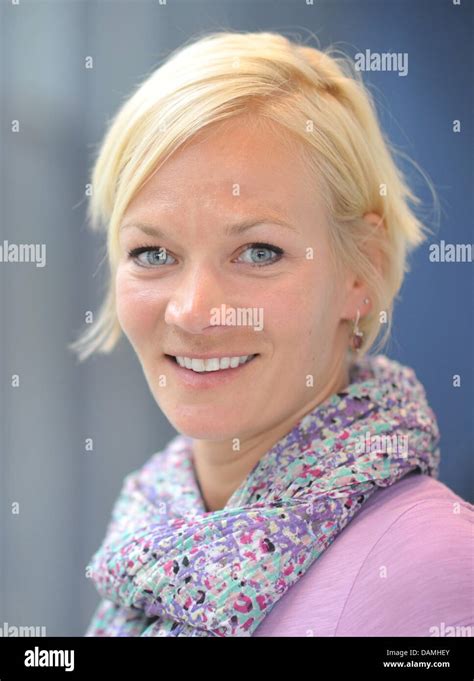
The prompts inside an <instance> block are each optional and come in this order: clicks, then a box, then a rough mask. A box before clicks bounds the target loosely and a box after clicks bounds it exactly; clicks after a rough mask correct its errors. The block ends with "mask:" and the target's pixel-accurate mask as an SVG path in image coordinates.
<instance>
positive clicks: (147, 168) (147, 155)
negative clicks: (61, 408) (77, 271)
mask: <svg viewBox="0 0 474 681" xmlns="http://www.w3.org/2000/svg"><path fill="white" fill-rule="evenodd" d="M241 114H250V115H255V116H257V117H258V119H259V120H261V121H265V122H267V123H269V124H270V125H271V124H272V123H275V122H276V123H279V124H280V125H283V126H284V127H285V128H286V129H287V131H288V132H289V133H290V134H291V137H292V138H294V139H295V140H299V141H300V144H299V145H297V146H298V148H299V149H300V150H301V151H302V153H303V155H304V157H305V159H306V160H307V162H308V163H309V164H310V167H311V168H312V169H314V171H315V172H316V173H317V177H318V178H319V185H318V186H319V189H320V190H321V188H323V191H322V195H323V197H324V200H325V202H326V206H327V215H328V222H329V227H330V229H329V236H330V243H331V247H332V253H333V257H334V261H335V263H336V264H337V267H338V268H341V271H343V270H345V268H350V271H353V272H354V273H356V274H358V275H359V276H360V277H362V279H363V280H364V281H366V283H367V286H368V290H369V297H370V299H371V303H372V308H371V312H370V314H368V315H367V316H365V317H363V319H362V320H361V322H360V323H359V327H360V329H361V330H362V331H363V333H364V339H363V345H362V347H361V350H360V354H364V353H365V352H367V351H368V350H369V348H371V346H372V345H373V344H374V342H375V340H376V339H377V337H378V336H379V334H380V330H381V328H382V326H381V324H380V313H381V312H385V314H386V317H387V323H386V324H385V325H383V326H384V328H385V330H384V333H383V336H382V338H381V344H383V343H385V341H386V339H387V338H388V336H389V332H390V327H391V319H392V307H393V302H394V299H395V296H396V295H397V293H398V291H399V289H400V287H401V284H402V282H403V277H404V273H405V272H406V271H407V270H408V266H407V255H408V252H409V251H410V250H411V249H413V248H414V247H416V246H418V245H419V244H420V243H421V242H422V241H423V240H424V239H425V238H426V236H425V231H429V230H427V229H426V227H425V226H424V225H423V224H422V223H421V221H420V220H419V219H418V218H417V217H416V215H415V213H414V211H413V208H412V207H413V206H415V205H417V204H419V203H420V200H419V199H418V198H417V197H416V196H415V195H414V194H413V193H412V191H411V189H410V188H409V186H408V184H407V182H406V180H405V178H404V176H403V173H402V171H401V170H400V168H399V167H398V166H397V164H396V163H395V160H394V156H395V154H396V153H397V152H396V151H395V150H394V149H393V148H392V147H391V146H390V144H389V142H388V141H386V140H385V138H384V135H383V133H382V131H381V129H380V126H379V123H378V119H377V113H376V109H375V106H374V103H373V99H372V96H371V94H370V92H369V91H368V89H367V87H366V86H365V85H364V83H363V81H362V78H361V75H360V72H358V71H356V70H355V69H354V67H353V64H352V62H351V61H350V59H349V58H348V57H345V55H342V56H338V55H337V54H336V53H335V51H333V50H332V49H331V48H328V49H327V50H325V51H322V50H319V49H316V48H313V47H309V46H307V45H304V44H300V43H298V42H295V41H292V40H290V39H288V38H286V37H285V36H283V35H281V34H278V33H270V32H260V33H244V32H228V31H225V32H222V31H219V32H215V33H211V34H208V35H204V36H203V37H201V38H199V39H198V40H196V41H194V42H192V43H190V44H187V45H185V46H184V47H181V48H180V49H178V50H176V51H175V52H173V53H172V54H171V55H170V56H169V58H168V59H167V60H166V61H165V63H164V64H163V65H161V66H160V67H159V68H157V69H156V70H155V71H153V72H152V73H151V75H149V76H148V77H147V78H146V79H145V80H144V82H143V83H142V84H141V85H140V86H139V87H138V89H137V90H136V91H135V93H134V94H133V95H132V96H131V97H130V98H129V99H128V100H127V101H126V102H125V103H124V104H123V106H122V107H121V108H120V110H119V111H118V113H117V114H116V115H115V117H114V118H113V120H112V121H111V123H110V125H109V128H108V131H107V133H106V135H105V138H104V140H103V142H102V145H101V147H100V149H99V153H98V157H97V159H96V161H95V164H94V167H93V171H92V192H91V197H90V202H89V207H88V216H89V220H90V224H91V226H92V228H93V229H96V230H99V229H105V230H106V232H107V256H108V263H109V268H110V277H109V281H108V290H107V293H106V296H105V299H104V301H103V304H102V306H101V308H100V310H99V313H98V317H97V319H96V320H95V321H94V323H93V324H92V325H90V326H89V328H87V329H86V331H85V332H83V333H82V335H81V336H80V337H79V338H78V339H77V340H76V341H75V342H74V343H72V344H70V346H69V347H70V348H71V349H73V350H74V351H75V352H77V354H78V355H79V359H80V360H81V361H82V360H84V359H86V358H87V357H88V356H89V355H91V354H93V353H94V352H110V351H111V350H112V349H113V348H114V347H115V345H116V343H117V341H118V339H119V337H120V335H121V328H120V325H119V322H118V319H117V315H116V309H115V286H114V278H115V271H116V265H117V261H118V256H119V245H118V228H119V225H120V222H121V219H122V216H123V214H124V212H125V210H126V208H127V206H128V204H129V203H130V201H131V200H132V199H133V197H134V196H135V194H136V193H137V192H138V191H139V189H141V187H142V186H143V185H144V184H145V182H146V181H147V180H148V179H150V177H151V176H152V174H153V173H154V171H156V170H157V169H158V167H159V166H160V165H161V164H162V163H164V162H165V161H166V159H167V158H168V157H169V156H170V155H171V154H173V152H175V151H176V150H177V149H178V148H179V147H180V146H181V145H183V144H184V143H185V142H186V141H187V140H191V139H192V137H193V136H194V135H195V134H196V133H197V132H198V131H199V130H201V129H203V128H205V127H207V126H209V125H210V124H212V123H216V122H218V121H223V120H224V119H230V118H232V117H235V116H237V115H241ZM301 142H302V144H301ZM315 180H316V176H315ZM315 187H316V184H315ZM430 189H431V185H430ZM367 212H375V213H377V214H378V215H379V216H381V218H382V219H383V224H384V228H374V227H371V226H370V225H369V224H368V223H367V221H366V220H363V219H362V216H363V215H364V214H365V213H367ZM370 244H373V245H374V246H375V247H377V248H378V249H379V252H380V253H381V256H382V261H383V266H382V268H381V269H378V268H377V267H376V266H375V265H374V264H373V262H372V260H371V257H370V254H369V249H368V246H369V245H370ZM361 312H363V310H361ZM349 323H350V322H349Z"/></svg>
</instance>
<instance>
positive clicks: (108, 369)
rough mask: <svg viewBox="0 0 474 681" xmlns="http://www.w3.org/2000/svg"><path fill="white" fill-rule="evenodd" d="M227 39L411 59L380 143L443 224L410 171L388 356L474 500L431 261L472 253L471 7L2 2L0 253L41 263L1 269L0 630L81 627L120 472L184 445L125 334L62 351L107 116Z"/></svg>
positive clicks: (102, 270) (336, 0)
mask: <svg viewBox="0 0 474 681" xmlns="http://www.w3.org/2000/svg"><path fill="white" fill-rule="evenodd" d="M219 29H223V30H225V29H234V30H239V31H242V30H245V31H257V30H271V31H278V32H281V33H283V34H284V35H286V36H287V37H294V38H297V39H301V40H302V41H306V42H307V43H308V44H309V45H312V46H316V47H317V46H318V44H317V43H316V42H315V40H314V35H315V36H317V38H318V40H319V46H320V47H321V48H325V47H327V46H328V45H329V44H335V45H336V46H337V47H338V48H339V49H342V50H343V51H344V52H346V53H347V54H348V55H350V56H352V57H354V55H355V54H356V53H357V52H359V51H360V52H364V51H365V50H366V49H370V50H371V51H372V52H400V53H405V52H406V53H408V57H409V62H408V66H409V69H408V74H407V75H406V76H400V75H398V73H396V72H389V71H385V72H382V71H379V72H375V71H372V72H367V73H365V74H364V78H365V81H366V83H367V84H368V85H369V87H370V89H371V91H372V92H373V94H374V96H375V98H376V102H377V106H378V110H379V115H380V118H381V122H382V125H383V128H384V130H385V132H386V134H387V136H388V138H389V139H390V140H391V142H392V143H393V144H394V145H395V146H396V147H397V148H398V149H399V150H400V151H402V152H403V153H405V154H408V156H410V157H412V158H413V159H414V160H415V161H416V162H417V163H418V164H419V165H420V167H421V168H422V169H423V170H424V171H425V172H426V173H427V174H428V175H429V177H430V178H431V180H432V181H433V182H434V185H435V187H436V190H437V192H438V195H439V198H440V201H441V209H442V210H441V218H440V221H439V226H436V225H435V223H434V218H435V213H434V211H433V210H432V199H431V195H430V193H429V191H428V189H427V186H426V183H425V181H424V180H423V177H422V175H420V173H418V172H416V171H415V170H414V169H413V167H412V166H411V165H409V164H406V165H404V164H402V167H403V168H404V170H405V171H406V172H407V173H408V176H409V178H410V181H411V184H412V186H413V189H414V190H415V192H416V193H418V195H419V196H420V197H421V198H422V199H423V200H424V201H425V210H424V213H423V217H425V218H426V220H427V221H428V223H429V226H430V227H432V228H433V230H434V234H433V235H432V236H431V237H430V239H429V240H428V242H426V243H425V244H424V245H423V246H422V247H421V248H420V249H419V250H418V251H417V252H416V253H415V254H414V255H413V257H412V259H411V272H410V273H409V274H408V275H407V278H406V282H405V284H404V287H403V290H402V292H401V295H400V297H399V301H398V303H397V305H396V308H395V316H394V329H393V336H392V340H391V342H390V344H389V345H388V346H387V347H386V348H385V350H384V352H385V354H387V355H389V356H390V357H393V358H394V359H397V360H399V361H401V362H403V363H405V364H408V365H409V366H411V367H413V368H414V369H415V371H416V374H417V376H418V378H419V379H420V380H421V381H422V382H423V383H424V385H425V387H426V390H427V393H428V398H429V401H430V403H431V406H432V407H433V409H434V411H435V413H436V415H437V418H438V423H439V426H440V430H441V435H442V440H441V453H442V464H441V472H440V479H441V481H442V482H444V483H445V484H447V485H448V486H449V487H451V488H452V489H453V490H454V491H455V492H456V493H457V494H459V495H461V496H462V497H464V498H465V499H467V500H469V501H471V502H472V501H473V475H472V473H473V467H472V460H473V394H472V378H473V369H472V366H473V315H472V312H473V296H472V292H473V286H472V263H469V262H456V263H449V262H437V263H436V262H430V260H429V244H430V243H431V242H432V243H439V241H440V240H442V239H444V240H445V241H446V242H447V243H464V244H468V243H472V241H473V239H472V214H473V193H472V187H473V134H472V120H473V119H472V113H473V88H472V73H473V52H472V29H473V4H472V3H470V2H467V1H465V0H463V1H462V4H461V5H460V6H459V5H456V4H453V3H452V2H451V1H450V0H426V1H425V0H377V1H375V0H372V1H370V0H315V1H314V3H311V0H167V2H166V3H165V4H163V0H162V1H161V2H160V0H142V1H134V2H122V1H106V0H97V1H95V0H55V1H49V2H42V1H41V0H33V1H32V0H30V1H29V0H21V2H20V3H19V4H17V2H15V0H2V3H1V5H0V74H1V92H0V96H1V101H0V116H1V127H0V155H1V156H0V158H1V182H0V192H1V194H0V198H1V205H0V210H1V215H0V245H1V244H3V242H4V240H7V241H9V242H11V243H41V244H45V245H46V266H45V267H43V268H39V267H35V265H34V264H33V263H22V264H21V265H15V264H13V263H0V306H1V307H0V341H1V352H0V379H1V389H0V447H1V452H0V454H1V458H0V501H1V503H0V570H1V573H0V626H3V622H8V624H9V625H15V626H45V627H46V634H47V635H48V636H72V635H77V636H82V635H83V634H84V632H85V629H86V627H87V624H88V622H89V620H90V618H91V615H92V612H93V610H94V608H95V607H96V605H97V603H98V600H99V597H98V594H97V592H96V591H95V588H94V586H93V584H92V582H91V581H90V580H88V579H87V578H86V576H85V571H86V566H87V563H88V561H89V560H90V558H91V556H92V554H93V553H94V552H95V551H96V549H97V548H98V547H99V544H100V543H101V541H102V539H103V536H104V533H105V528H106V524H107V522H108V519H109V515H110V512H111V509H112V505H113V502H114V500H115V498H116V497H117V495H118V493H119V490H120V487H121V484H122V481H123V478H124V477H125V475H127V474H128V473H129V472H130V471H132V470H135V469H137V468H139V467H140V466H141V465H142V464H143V463H144V462H145V461H146V460H147V459H148V458H149V457H150V456H151V455H152V454H153V453H154V452H156V451H158V450H160V449H161V448H162V447H163V446H164V445H165V444H166V443H167V442H168V441H169V439H170V438H171V437H172V436H173V435H174V434H175V431H174V430H173V428H172V427H171V426H170V425H169V423H168V422H167V421H166V419H165V418H164V416H163V415H162V414H161V412H160V411H159V409H158V407H157V405H156V403H155V402H154V400H153V398H152V396H151V394H150V393H149V391H148V388H147V385H146V382H145V380H144V377H143V375H142V371H141V367H140V365H139V362H138V360H137V358H136V357H135V355H134V353H133V351H132V349H131V347H130V346H129V345H128V343H127V341H126V340H124V339H122V341H121V342H120V345H119V346H118V348H117V350H116V351H115V353H114V354H113V355H112V356H109V357H105V356H99V357H95V358H92V359H89V360H88V361H87V362H86V363H85V364H82V365H80V364H78V363H77V361H76V358H75V357H74V355H73V354H72V353H71V352H70V351H69V350H68V348H67V344H68V343H69V342H71V341H72V340H74V339H75V337H76V335H77V333H78V332H79V330H80V329H81V328H82V324H83V319H84V312H85V311H86V310H94V311H96V310H97V308H98V306H99V303H100V302H101V300H102V296H103V292H104V290H105V279H106V274H107V268H106V263H105V262H103V261H104V256H105V245H104V242H103V240H102V238H101V237H99V236H98V235H94V234H92V233H91V232H90V230H89V229H88V228H87V225H86V220H85V209H86V203H85V201H86V199H85V190H86V184H87V183H88V182H89V176H88V172H89V169H90V166H91V163H92V160H93V155H94V152H95V149H96V147H97V145H98V144H99V142H100V141H101V138H102V135H103V133H104V131H105V126H106V123H107V121H108V120H109V119H110V117H111V116H112V115H113V114H114V113H115V111H116V110H117V108H118V107H119V106H120V104H121V103H122V102H123V100H124V99H125V98H126V97H127V96H128V95H129V94H130V92H131V90H132V88H134V87H135V85H136V84H137V83H138V82H139V81H141V80H142V79H143V77H144V76H145V75H146V74H147V73H149V72H150V71H151V70H152V69H153V68H154V67H157V66H158V65H159V64H160V62H161V61H162V60H163V59H164V58H165V57H166V55H167V54H168V53H169V52H170V51H171V50H174V49H175V48H177V47H178V46H180V45H182V44H183V43H184V42H188V41H189V40H191V39H192V38H193V37H196V38H197V37H199V36H201V35H203V34H204V33H206V32H209V31H213V30H219ZM88 57H92V58H93V68H86V66H85V64H86V60H87V58H88ZM454 120H459V121H461V131H460V132H459V133H455V132H453V121H454ZM13 121H18V122H19V129H18V127H16V128H15V124H13V123H12V122H13ZM455 374H459V375H460V377H461V385H460V387H457V388H455V387H453V375H455ZM13 375H19V385H18V386H17V387H13V386H12V376H13ZM87 438H92V440H93V450H92V451H87V450H86V448H85V441H86V439H87ZM15 502H18V503H19V511H20V512H19V513H16V514H15V513H12V504H14V503H15Z"/></svg>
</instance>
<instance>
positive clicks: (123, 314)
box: [115, 267, 163, 342]
mask: <svg viewBox="0 0 474 681" xmlns="http://www.w3.org/2000/svg"><path fill="white" fill-rule="evenodd" d="M115 297H116V310H117V318H118V320H119V323H120V326H121V327H122V329H123V331H124V333H125V334H126V335H127V336H128V337H129V339H130V340H133V341H134V342H136V341H138V342H139V341H140V340H141V338H143V337H146V336H148V337H149V335H150V331H151V330H152V329H153V328H154V327H155V326H156V322H157V320H158V319H159V318H160V315H161V310H162V309H163V303H162V301H161V300H160V297H159V295H157V292H156V287H153V286H152V284H151V283H150V282H147V281H145V280H140V279H137V278H134V277H133V276H131V275H130V274H129V273H127V271H126V270H125V269H121V268H120V267H119V269H118V270H117V275H116V278H115Z"/></svg>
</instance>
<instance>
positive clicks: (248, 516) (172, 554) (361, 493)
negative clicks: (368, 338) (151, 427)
mask: <svg viewBox="0 0 474 681" xmlns="http://www.w3.org/2000/svg"><path fill="white" fill-rule="evenodd" d="M438 442H439V432H438V427H437V423H436V419H435V416H434V414H433V412H432V410H431V408H430V407H429V405H428V404H427V401H426V395H425V391H424V389H423V386H422V385H421V384H420V382H419V381H418V380H417V378H416V376H415V373H414V372H413V370H412V369H410V368H408V367H405V366H403V365H401V364H399V363H398V362H396V361H394V360H390V359H388V358H387V357H386V356H385V355H376V356H370V355H366V356H365V357H363V358H362V359H359V360H356V361H355V363H354V364H353V365H352V368H351V373H350V384H349V386H348V387H347V388H346V389H345V390H343V391H341V392H339V393H337V394H334V395H332V396H331V397H330V398H328V399H327V400H326V401H325V402H323V403H322V404H320V405H318V406H317V407H316V408H314V409H313V410H312V411H311V412H309V413H308V414H306V415H305V416H304V417H303V418H302V419H301V420H300V421H299V422H298V423H296V425H295V426H294V428H293V429H292V430H291V432H289V433H288V434H287V435H286V436H285V437H283V438H282V439H281V440H280V441H279V442H277V443H276V444H275V445H274V446H273V447H272V448H271V449H270V450H269V451H267V452H266V453H265V454H264V456H262V457H261V459H260V460H259V461H258V462H257V464H256V465H255V467H254V468H253V469H252V471H251V472H250V474H249V475H248V476H247V478H246V479H245V480H244V481H243V482H242V484H241V485H240V487H239V488H238V489H237V490H235V492H234V493H233V494H232V496H231V497H230V498H229V500H228V501H227V504H226V505H225V507H224V508H222V509H219V510H218V511H206V507H205V505H204V502H203V499H202V496H201V493H200V488H199V485H198V482H197V479H196V476H195V473H194V464H193V458H192V456H193V454H192V440H191V439H190V438H188V437H186V436H183V435H177V436H176V437H175V438H174V439H173V440H172V441H171V442H170V443H169V444H168V446H167V447H166V448H165V449H164V450H163V451H161V452H158V453H156V454H154V455H153V456H152V457H151V458H150V459H149V460H148V461H147V462H146V463H145V464H144V465H143V467H142V468H140V469H138V470H136V471H133V472H132V473H130V474H129V475H128V476H127V477H126V478H125V480H124V483H123V487H122V490H121V492H120V495H119V497H118V499H117V501H116V502H115V505H114V508H113V511H112V518H111V520H110V522H109V525H108V528H107V532H106V536H105V539H104V541H103V543H102V545H101V547H100V548H99V550H98V551H97V552H96V553H95V554H94V556H93V558H92V560H91V564H90V566H89V568H90V575H91V577H92V579H93V581H94V583H95V586H96V588H97V590H98V592H99V594H100V596H101V597H102V600H101V602H100V603H99V605H98V607H97V609H96V612H95V613H94V616H93V618H92V621H91V623H90V624H89V627H88V629H87V632H86V634H85V635H86V636H251V635H252V633H253V632H254V631H255V629H256V628H257V627H258V626H259V624H260V623H261V622H262V620H263V619H264V617H265V616H266V615H267V614H268V613H269V612H270V610H271V609H272V608H273V606H274V605H275V604H276V603H278V600H279V599H280V598H281V597H282V596H283V594H285V593H286V592H287V591H288V589H289V588H290V587H291V586H292V585H293V584H294V583H295V582H297V581H298V579H299V578H300V577H301V576H302V575H303V574H304V573H305V572H306V570H307V569H308V568H309V567H310V566H311V565H312V564H313V563H314V561H315V560H316V559H317V558H318V557H319V556H320V555H321V554H322V553H323V551H324V550H325V549H326V548H327V547H328V546H329V545H330V544H331V543H332V542H333V541H334V539H335V538H336V537H337V535H338V534H339V532H340V531H341V530H342V529H343V528H344V527H345V526H346V525H347V524H348V523H349V522H350V520H351V519H352V518H353V517H354V516H355V515H356V514H357V512H358V511H359V510H360V509H361V507H362V506H363V505H364V503H365V501H366V500H367V499H368V498H369V497H370V496H371V495H372V494H373V492H374V491H375V490H376V489H377V488H380V487H388V486H390V485H393V484H394V483H396V482H397V481H398V480H400V478H402V477H404V476H405V475H407V474H408V473H409V472H411V471H414V470H418V471H419V472H421V473H422V474H426V475H431V476H433V477H435V478H437V477H438V467H439V459H440V453H439V448H438Z"/></svg>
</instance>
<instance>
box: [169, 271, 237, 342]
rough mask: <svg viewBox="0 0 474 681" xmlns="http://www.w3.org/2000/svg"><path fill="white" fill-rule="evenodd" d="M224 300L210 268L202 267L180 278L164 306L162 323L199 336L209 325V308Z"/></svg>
mask: <svg viewBox="0 0 474 681" xmlns="http://www.w3.org/2000/svg"><path fill="white" fill-rule="evenodd" d="M223 302H225V301H224V300H223V291H222V285H221V283H220V282H219V280H218V276H217V274H216V272H215V271H213V269H212V268H211V267H210V266H209V264H206V263H201V264H198V265H195V266H194V267H192V268H189V269H188V271H187V272H183V273H182V274H181V279H180V281H179V283H178V284H177V285H176V287H175V289H174V291H173V293H172V295H171V296H170V299H169V301H168V303H167V305H166V310H165V322H166V324H172V325H175V326H179V327H180V328H181V329H182V330H183V331H187V332H189V333H202V332H203V331H204V330H205V329H206V328H208V327H210V328H214V325H212V324H211V315H212V308H213V307H218V306H220V305H221V303H223Z"/></svg>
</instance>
